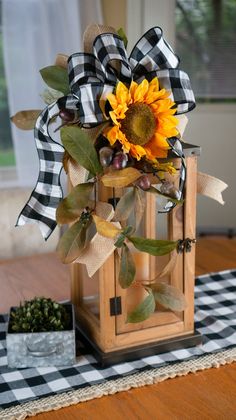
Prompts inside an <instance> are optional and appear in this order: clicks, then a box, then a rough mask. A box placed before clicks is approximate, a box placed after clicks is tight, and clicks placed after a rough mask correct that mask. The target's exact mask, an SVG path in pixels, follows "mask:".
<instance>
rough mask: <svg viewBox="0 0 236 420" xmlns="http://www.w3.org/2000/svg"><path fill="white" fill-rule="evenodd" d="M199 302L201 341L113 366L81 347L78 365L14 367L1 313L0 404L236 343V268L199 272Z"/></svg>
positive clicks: (12, 402)
mask: <svg viewBox="0 0 236 420" xmlns="http://www.w3.org/2000/svg"><path fill="white" fill-rule="evenodd" d="M195 307H196V312H195V321H196V329H197V330H198V331H200V332H201V334H202V335H203V344H202V345H200V346H198V347H192V348H188V349H181V350H176V351H173V352H169V353H162V354H158V355H154V356H151V357H145V358H143V359H139V360H136V361H133V362H129V363H122V364H118V365H114V366H111V367H109V368H100V367H99V366H98V364H97V362H96V360H95V359H94V358H93V356H91V355H90V354H87V353H86V351H85V349H83V348H81V356H80V357H78V362H77V364H76V365H75V366H71V367H65V368H56V367H41V368H28V369H20V370H15V369H9V368H8V367H7V356H6V347H5V345H6V342H5V330H6V316H4V315H2V316H0V407H1V408H7V407H10V406H13V405H17V404H20V403H22V402H25V401H28V400H31V399H35V398H42V397H46V396H50V395H53V394H56V393H60V392H65V391H69V390H71V389H79V388H84V387H87V386H91V385H94V384H96V383H102V382H105V381H109V380H114V379H117V378H120V377H123V376H125V375H131V374H133V373H137V372H142V371H144V370H150V369H152V368H158V367H161V366H164V365H166V364H169V363H176V362H180V361H185V360H188V359H191V358H196V357H198V356H203V355H205V354H209V353H212V352H217V351H220V350H222V349H228V348H230V347H233V346H236V270H231V271H229V270H227V271H222V272H220V273H213V274H210V275H204V276H200V277H198V278H197V279H196V287H195ZM0 417H1V416H0Z"/></svg>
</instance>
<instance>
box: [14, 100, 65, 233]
mask: <svg viewBox="0 0 236 420" xmlns="http://www.w3.org/2000/svg"><path fill="white" fill-rule="evenodd" d="M58 112H59V108H58V105H57V103H56V102H53V103H52V104H51V105H49V106H48V107H47V108H45V109H44V110H43V112H42V113H41V114H40V115H39V117H38V119H37V121H36V125H35V130H34V136H35V142H36V146H37V151H38V156H39V177H38V181H37V184H36V187H35V189H34V190H33V192H32V194H31V196H30V198H29V200H28V202H27V203H26V205H25V207H24V208H23V210H22V211H21V213H20V215H19V218H18V220H17V223H16V225H17V226H21V225H24V224H25V223H33V222H36V223H38V225H39V228H40V230H41V233H42V235H43V237H44V239H47V238H48V237H49V236H50V234H51V233H52V231H53V230H54V229H55V227H56V208H57V207H58V205H59V202H60V200H61V199H62V196H63V193H62V188H61V184H60V173H61V169H62V158H63V154H64V148H63V146H61V145H60V144H59V143H57V142H55V141H54V140H53V139H52V138H51V137H50V135H49V132H48V124H49V122H50V120H51V119H52V118H53V117H55V115H57V114H58Z"/></svg>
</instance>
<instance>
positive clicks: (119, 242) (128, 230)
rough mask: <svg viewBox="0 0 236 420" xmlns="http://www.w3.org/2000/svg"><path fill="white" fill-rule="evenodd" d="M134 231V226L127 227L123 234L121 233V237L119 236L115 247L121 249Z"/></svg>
mask: <svg viewBox="0 0 236 420" xmlns="http://www.w3.org/2000/svg"><path fill="white" fill-rule="evenodd" d="M133 231H134V228H133V226H129V225H128V226H126V227H125V228H124V230H122V232H121V233H120V235H119V236H118V238H117V240H116V242H115V243H114V245H115V246H116V248H121V247H122V245H123V243H124V241H125V239H126V238H127V236H128V235H130V234H131V233H132V232H133Z"/></svg>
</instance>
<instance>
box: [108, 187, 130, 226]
mask: <svg viewBox="0 0 236 420" xmlns="http://www.w3.org/2000/svg"><path fill="white" fill-rule="evenodd" d="M134 200H135V189H134V188H132V189H131V190H130V191H127V192H126V193H125V194H124V195H122V197H121V198H120V200H119V201H118V204H117V206H116V210H115V214H114V218H113V220H115V221H119V222H123V221H125V220H127V219H128V217H129V216H130V213H131V212H132V210H133V208H134Z"/></svg>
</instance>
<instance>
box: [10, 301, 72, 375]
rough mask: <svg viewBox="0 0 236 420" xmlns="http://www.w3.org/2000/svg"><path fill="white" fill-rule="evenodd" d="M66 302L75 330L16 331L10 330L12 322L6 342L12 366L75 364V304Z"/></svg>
mask: <svg viewBox="0 0 236 420" xmlns="http://www.w3.org/2000/svg"><path fill="white" fill-rule="evenodd" d="M64 305H65V307H66V309H67V311H68V312H69V313H70V314H71V329H70V330H67V331H49V332H38V333H37V332H35V333H14V332H10V330H9V323H8V328H7V336H6V341H7V359H8V366H9V367H10V368H25V367H39V366H67V365H73V364H74V363H75V321H74V310H73V306H72V305H71V304H68V303H66V304H64ZM11 311H14V308H11V309H10V313H11ZM9 319H10V316H9Z"/></svg>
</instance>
